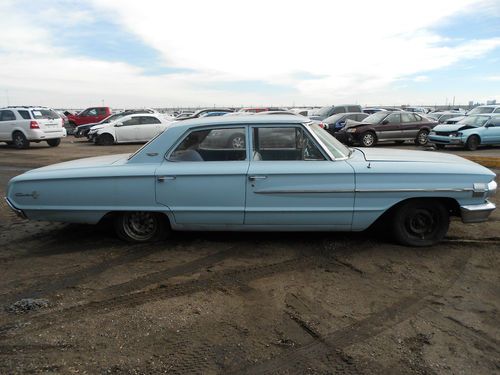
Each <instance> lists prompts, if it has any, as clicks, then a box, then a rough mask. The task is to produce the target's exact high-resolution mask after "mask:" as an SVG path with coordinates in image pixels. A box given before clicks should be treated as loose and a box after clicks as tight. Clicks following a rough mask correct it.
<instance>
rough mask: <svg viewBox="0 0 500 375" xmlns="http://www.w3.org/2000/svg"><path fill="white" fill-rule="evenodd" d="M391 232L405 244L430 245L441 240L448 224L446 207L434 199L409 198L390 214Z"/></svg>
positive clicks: (397, 239) (448, 216)
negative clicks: (409, 199)
mask: <svg viewBox="0 0 500 375" xmlns="http://www.w3.org/2000/svg"><path fill="white" fill-rule="evenodd" d="M391 225H392V233H393V236H394V238H395V240H396V241H397V242H399V243H400V244H402V245H405V246H416V247H423V246H432V245H434V244H436V243H438V242H439V241H441V240H442V239H443V238H444V236H445V235H446V233H447V232H448V227H449V226H450V215H449V212H448V210H447V208H446V207H445V206H444V205H443V204H442V203H441V202H439V201H435V200H425V199H421V200H411V201H408V202H406V203H404V204H402V205H401V206H399V207H398V208H397V209H396V211H395V212H394V215H393V216H392V223H391Z"/></svg>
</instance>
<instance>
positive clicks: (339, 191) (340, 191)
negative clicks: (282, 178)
mask: <svg viewBox="0 0 500 375" xmlns="http://www.w3.org/2000/svg"><path fill="white" fill-rule="evenodd" d="M254 193H255V194H345V193H354V190H353V189H335V190H320V189H304V190H257V191H254Z"/></svg>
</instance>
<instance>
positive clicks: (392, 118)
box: [374, 113, 402, 141]
mask: <svg viewBox="0 0 500 375" xmlns="http://www.w3.org/2000/svg"><path fill="white" fill-rule="evenodd" d="M374 129H375V132H376V134H377V138H378V140H379V141H381V140H394V139H400V138H401V137H402V132H401V114H400V113H391V114H389V115H388V116H387V117H385V118H384V119H383V120H382V121H381V122H380V123H378V124H377V125H375V126H374Z"/></svg>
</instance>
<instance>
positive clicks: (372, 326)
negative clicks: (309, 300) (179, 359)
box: [232, 251, 471, 375]
mask: <svg viewBox="0 0 500 375" xmlns="http://www.w3.org/2000/svg"><path fill="white" fill-rule="evenodd" d="M470 256H471V252H470V251H469V252H468V254H467V256H466V257H464V258H463V259H461V258H460V259H458V260H457V259H455V261H454V262H453V264H452V265H451V268H452V269H454V270H455V272H453V273H452V274H451V275H449V276H448V277H446V278H445V279H444V280H442V283H439V284H436V285H433V286H429V287H428V288H426V290H422V291H421V292H419V293H417V294H414V295H411V296H407V297H404V298H402V299H400V300H399V301H397V302H396V303H394V304H392V305H391V306H389V307H387V308H385V309H383V310H382V311H380V312H378V313H375V314H372V315H371V316H369V317H368V318H366V319H362V320H360V321H358V322H356V323H354V324H351V325H349V326H347V327H345V328H342V329H339V330H337V331H334V332H332V333H329V334H326V335H324V336H319V337H317V338H315V337H311V338H310V339H309V340H308V342H307V343H306V344H304V345H302V346H300V347H298V348H296V349H292V350H289V351H287V352H285V353H284V354H283V355H280V356H277V357H275V358H272V359H269V360H267V361H265V362H262V363H259V364H256V365H252V366H248V367H243V368H239V369H237V370H235V371H234V372H232V373H234V374H259V375H260V374H276V373H278V372H279V371H281V370H284V369H289V368H290V367H295V366H298V365H299V364H300V363H304V362H305V363H307V362H308V360H310V359H311V358H315V357H317V356H319V355H322V356H324V355H328V353H331V352H332V351H341V350H342V349H343V348H346V347H349V346H351V345H354V344H356V343H359V342H363V341H366V340H367V339H369V338H371V337H374V336H377V335H379V334H381V333H382V332H384V331H386V330H388V329H391V328H392V327H394V326H396V325H397V324H399V323H401V322H403V321H405V320H407V319H408V318H410V317H411V316H414V315H415V314H417V313H418V312H419V311H421V310H422V309H424V308H426V307H427V305H428V304H429V303H430V298H429V297H431V296H432V295H433V294H436V293H442V292H444V291H446V290H447V289H449V288H450V287H451V286H452V285H453V284H454V283H455V282H456V280H457V279H458V278H459V277H460V276H461V274H462V273H463V271H464V269H465V267H466V265H467V263H468V261H469V258H470Z"/></svg>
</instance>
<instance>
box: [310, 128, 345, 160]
mask: <svg viewBox="0 0 500 375" xmlns="http://www.w3.org/2000/svg"><path fill="white" fill-rule="evenodd" d="M311 124H313V122H306V123H303V124H302V125H303V126H304V128H306V129H307V131H308V133H309V134H311V136H312V137H313V139H314V140H315V141H316V142H317V143H318V145H319V146H320V148H321V149H322V151H323V152H324V153H325V154H326V155H328V157H329V158H330V160H331V161H335V160H347V159H349V155H347V156H344V157H341V158H336V157H335V156H333V154H332V153H331V152H330V150H329V149H328V147H326V146H325V144H324V143H323V142H322V141H321V139H320V138H319V137H318V136H317V135H316V134H315V133H314V132H313V131H312V130H311V129H310V126H311Z"/></svg>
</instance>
